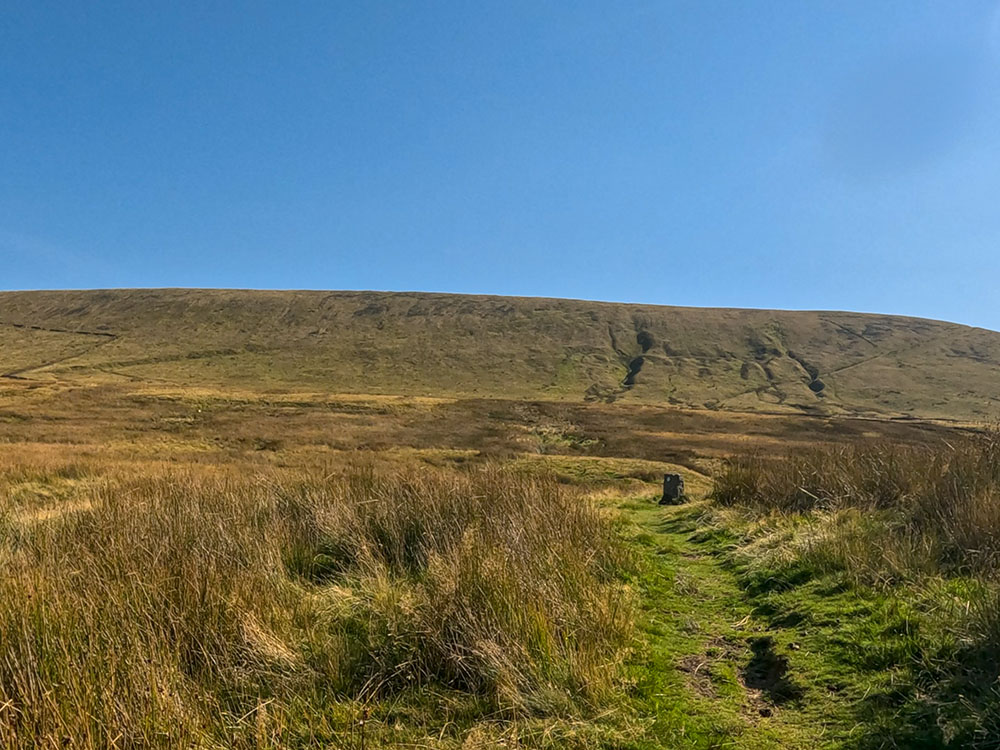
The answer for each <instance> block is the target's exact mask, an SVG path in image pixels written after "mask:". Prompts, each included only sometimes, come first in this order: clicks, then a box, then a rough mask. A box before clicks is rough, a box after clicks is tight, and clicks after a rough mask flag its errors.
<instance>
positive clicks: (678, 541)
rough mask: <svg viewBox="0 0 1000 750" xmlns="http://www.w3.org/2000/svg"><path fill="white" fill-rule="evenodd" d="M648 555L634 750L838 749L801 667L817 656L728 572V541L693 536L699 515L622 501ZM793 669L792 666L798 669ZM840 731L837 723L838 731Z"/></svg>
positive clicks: (823, 703) (830, 710)
mask: <svg viewBox="0 0 1000 750" xmlns="http://www.w3.org/2000/svg"><path fill="white" fill-rule="evenodd" d="M621 507H622V509H623V510H624V511H626V513H627V514H628V516H629V517H630V518H631V519H632V521H633V522H634V523H635V526H636V535H635V542H636V544H637V545H639V546H640V548H641V549H642V550H643V551H644V554H643V557H644V561H645V565H644V570H643V572H642V576H641V584H640V586H641V588H642V592H641V593H642V602H643V613H642V628H643V630H644V633H645V636H646V642H647V646H646V650H645V652H644V653H641V654H638V655H637V658H636V659H635V662H634V667H635V679H636V701H637V703H638V705H637V707H636V708H637V713H639V714H640V715H642V716H646V717H650V718H648V719H647V722H648V726H646V727H644V731H643V732H642V736H643V737H644V739H643V740H642V741H639V742H636V743H635V744H634V745H633V747H635V748H654V747H657V748H661V747H667V748H679V749H680V748H741V749H746V750H755V749H757V748H779V747H780V748H820V747H829V746H834V745H836V744H837V743H836V742H835V740H834V737H833V736H832V735H833V734H834V733H836V734H842V730H843V728H844V727H843V723H842V721H834V726H833V727H828V726H824V725H825V724H829V723H830V722H831V715H832V716H836V715H837V714H839V713H841V712H839V711H838V710H836V709H837V707H836V706H835V705H830V704H829V700H830V699H829V698H828V697H827V696H825V695H824V696H823V699H822V700H820V701H817V700H816V699H815V696H814V694H813V692H814V691H813V690H812V689H810V688H811V686H810V684H809V683H810V682H811V680H810V676H809V675H798V674H796V667H798V666H800V665H801V664H802V663H805V664H809V663H810V661H811V659H812V658H814V657H813V656H810V655H809V654H806V653H800V652H802V651H803V646H802V645H800V644H799V643H798V642H797V639H798V638H799V637H800V633H798V632H797V631H796V630H795V629H794V628H786V629H783V628H780V627H775V626H774V623H773V621H771V622H764V621H763V620H762V619H760V618H758V617H757V615H756V611H757V610H756V609H755V606H754V603H753V602H752V601H751V600H750V598H749V597H748V595H747V593H746V592H745V591H744V589H743V588H742V587H741V586H740V585H739V581H738V580H737V577H736V574H735V573H734V572H733V571H732V570H730V569H729V568H728V567H727V566H725V565H724V559H723V556H722V554H721V553H722V552H723V551H724V542H723V540H721V539H719V538H713V537H712V536H711V535H707V534H705V533H704V532H700V533H699V532H698V529H697V516H698V511H697V508H694V509H692V507H691V506H682V507H679V508H661V507H658V506H656V505H655V504H653V503H651V502H650V501H649V500H631V501H628V502H626V503H624V504H623V505H622V506H621ZM793 665H795V666H793ZM837 725H839V726H837Z"/></svg>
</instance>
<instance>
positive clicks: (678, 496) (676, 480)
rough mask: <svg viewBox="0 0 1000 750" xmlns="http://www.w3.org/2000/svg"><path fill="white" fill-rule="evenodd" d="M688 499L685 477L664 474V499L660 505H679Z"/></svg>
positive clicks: (661, 499)
mask: <svg viewBox="0 0 1000 750" xmlns="http://www.w3.org/2000/svg"><path fill="white" fill-rule="evenodd" d="M686 499H687V498H686V497H685V496H684V479H683V477H681V475H680V474H664V475H663V497H662V498H660V505H679V504H680V503H683V502H684V501H685V500H686Z"/></svg>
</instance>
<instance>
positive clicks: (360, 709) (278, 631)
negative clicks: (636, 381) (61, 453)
mask: <svg viewBox="0 0 1000 750" xmlns="http://www.w3.org/2000/svg"><path fill="white" fill-rule="evenodd" d="M22 473H23V472H22ZM71 473H72V475H73V477H76V476H77V474H78V473H79V472H78V471H77V470H76V469H74V471H73V472H71ZM24 479H25V477H23V476H20V475H19V476H17V477H9V478H8V479H7V481H6V483H5V484H0V494H2V495H4V496H5V498H6V499H7V501H8V502H7V503H6V505H5V510H4V512H3V513H0V566H2V570H3V575H2V576H0V642H2V643H3V657H2V659H0V748H4V749H8V748H9V749H13V748H36V747H41V748H44V747H51V748H55V747H60V748H62V747H73V748H105V747H122V748H125V747H198V748H229V747H237V748H240V747H245V748H262V747H300V746H301V747H305V746H314V745H316V744H320V743H328V745H329V746H333V747H355V746H359V745H358V742H359V736H360V737H361V739H362V741H363V739H364V736H365V735H364V732H369V733H370V734H369V740H368V741H369V743H370V745H371V746H375V745H376V744H377V741H378V738H379V737H380V736H382V735H380V734H379V733H382V734H384V733H390V734H391V732H392V731H393V727H392V724H393V722H395V721H396V719H394V718H393V717H392V712H393V711H396V712H397V718H398V715H400V714H401V712H406V711H410V712H416V714H417V717H418V718H417V720H416V721H415V722H413V721H411V722H410V725H411V726H412V725H414V724H415V725H416V726H418V727H419V725H420V719H419V717H420V716H424V717H425V718H426V716H427V712H432V713H433V712H440V711H444V710H446V708H442V706H446V707H447V706H449V705H450V706H454V705H458V704H461V701H462V700H465V701H472V702H473V704H474V705H475V712H476V713H477V715H488V716H491V717H492V718H493V719H503V718H516V717H519V716H544V715H547V714H556V713H558V714H560V715H572V714H574V713H579V714H584V713H587V712H588V711H593V710H596V709H597V708H598V707H599V706H601V705H602V703H603V702H605V701H606V700H607V699H608V697H609V696H610V695H612V694H613V692H614V691H615V689H616V686H617V680H618V675H619V667H620V664H621V662H622V660H623V659H624V658H625V655H626V653H627V650H628V648H629V645H630V643H631V640H632V628H633V620H634V612H633V606H634V605H633V601H632V595H631V594H630V592H629V589H628V588H627V586H625V585H624V583H623V578H622V573H623V571H625V570H626V569H628V567H629V565H630V561H629V556H628V553H627V552H626V550H625V549H624V548H623V546H622V543H621V541H620V539H619V536H618V534H617V533H616V531H615V529H614V528H613V525H612V523H611V522H610V520H609V519H608V518H607V517H606V516H605V515H603V514H602V513H601V512H600V511H599V510H598V509H597V508H596V507H594V506H593V505H592V504H590V503H588V502H587V501H585V500H584V499H582V498H580V497H577V496H575V495H571V494H569V493H568V492H567V491H566V490H565V489H563V488H560V487H559V486H558V485H556V484H555V483H553V482H549V481H546V480H542V479H538V478H530V477H527V476H524V475H521V474H516V473H512V472H509V471H503V470H499V469H495V468H486V469H480V470H477V471H474V472H467V473H458V472H451V473H444V472H441V473H428V472H427V471H424V472H421V473H419V474H417V473H410V474H400V473H393V474H386V473H380V472H376V471H373V470H371V469H364V468H361V469H352V470H349V471H346V472H343V473H340V474H338V475H336V476H327V477H320V476H306V475H301V476H285V475H278V474H272V475H263V476H259V477H239V476H235V475H229V474H220V475H215V474H209V473H191V472H188V473H186V474H182V475H175V474H164V475H162V476H158V477H147V478H134V477H131V476H118V475H115V474H111V475H108V476H103V477H101V478H100V479H99V480H97V481H94V482H93V483H92V485H89V486H88V488H87V489H86V494H87V502H86V503H78V504H74V506H73V507H72V508H71V509H68V510H67V512H65V513H46V514H39V513H35V512H22V511H21V509H19V508H18V507H16V503H14V502H13V501H12V500H11V498H14V497H15V495H16V493H15V492H14V489H15V485H16V484H17V483H18V482H23V481H24ZM447 696H452V697H447ZM372 706H377V707H378V708H377V709H375V708H373V709H372V710H373V711H376V710H377V711H382V712H383V713H382V715H380V716H373V717H371V718H370V720H369V724H370V725H371V724H377V725H378V726H377V727H372V728H369V729H365V728H364V727H363V726H362V724H361V722H362V721H363V720H364V718H365V717H366V716H367V712H368V710H369V707H372ZM421 712H423V713H421ZM411 718H412V716H411ZM359 733H361V734H360V735H359Z"/></svg>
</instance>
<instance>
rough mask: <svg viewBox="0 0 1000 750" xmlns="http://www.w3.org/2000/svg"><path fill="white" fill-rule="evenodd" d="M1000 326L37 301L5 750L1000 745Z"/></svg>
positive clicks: (25, 335)
mask: <svg viewBox="0 0 1000 750" xmlns="http://www.w3.org/2000/svg"><path fill="white" fill-rule="evenodd" d="M997 341H998V334H993V333H990V332H986V331H979V330H974V329H969V328H964V327H961V326H953V325H949V324H944V323H936V322H932V321H918V320H911V319H904V318H892V317H885V316H863V315H852V314H845V313H781V312H767V311H734V310H685V309H679V308H658V307H644V306H634V305H608V304H599V303H584V302H573V301H558V300H529V299H500V298H486V297H456V296H448V295H420V294H372V293H353V292H351V293H347V292H343V293H314V292H206V291H178V290H173V291H170V290H151V291H120V292H45V293H10V294H6V293H5V294H0V566H2V569H3V571H4V576H3V577H0V643H2V644H3V645H2V652H0V747H3V748H26V747H52V748H55V747H72V748H88V749H89V748H98V747H119V748H126V747H157V746H160V747H199V748H215V747H219V748H221V747H246V748H306V747H333V748H345V749H346V748H350V749H351V750H354V749H355V748H358V749H360V748H375V747H392V748H403V747H407V748H414V747H424V748H441V749H442V750H444V749H445V748H447V749H448V750H451V749H453V748H454V749H456V750H457V749H458V748H463V749H471V748H492V747H525V748H529V747H530V748H562V747H579V748H585V747H586V748H589V747H604V748H634V749H635V750H640V749H642V750H646V749H650V750H651V749H652V748H661V747H664V748H681V749H684V748H692V749H693V748H699V749H702V748H704V749H707V748H734V747H735V748H751V750H753V749H755V748H759V749H761V750H763V749H764V748H778V747H792V748H808V749H810V750H811V749H812V748H827V747H829V748H844V749H845V750H846V749H848V748H850V749H852V750H875V749H876V748H907V747H924V748H942V747H949V748H955V747H967V746H976V747H977V748H994V747H996V745H995V744H993V745H991V744H989V743H990V741H991V737H993V736H994V735H995V731H994V729H995V726H996V716H997V715H996V712H995V710H994V708H993V707H994V706H995V705H996V704H997V701H996V696H995V694H994V693H991V692H990V690H991V689H993V688H991V687H990V685H991V684H992V683H989V684H987V683H988V682H989V680H988V679H986V678H990V674H992V673H989V674H988V672H989V670H988V669H987V670H985V671H984V670H979V672H976V673H975V674H970V673H968V671H967V670H965V666H966V665H968V664H973V663H974V664H981V665H993V664H996V663H1000V660H998V659H997V658H996V653H995V651H996V649H993V650H992V651H991V649H992V648H993V646H991V644H995V643H997V642H998V641H997V639H996V633H997V632H1000V627H997V625H996V623H997V622H1000V618H998V617H997V616H996V612H997V611H998V608H997V607H996V602H997V601H1000V598H998V599H991V598H990V596H989V595H991V594H992V593H995V591H996V587H995V585H994V580H993V579H994V578H995V570H996V567H995V563H996V560H998V559H1000V552H998V551H997V546H996V543H995V539H996V537H997V533H995V531H996V530H997V529H1000V521H997V519H998V518H1000V514H998V513H996V512H995V511H996V509H997V508H998V507H1000V504H998V503H996V502H995V497H996V495H997V491H996V486H997V481H996V477H997V476H1000V474H998V473H997V471H996V468H995V467H996V466H997V465H1000V462H998V461H997V460H995V458H996V456H995V455H993V454H986V453H983V454H976V453H975V452H974V451H968V452H966V453H964V454H963V455H966V454H967V455H968V457H970V461H966V462H964V463H963V462H962V461H956V460H954V454H955V451H956V446H963V445H968V444H969V443H968V442H967V441H969V440H970V438H973V437H974V436H976V435H978V434H980V432H981V429H982V428H981V426H980V424H981V423H980V422H979V421H978V420H980V419H984V418H986V417H988V416H992V415H994V414H995V413H996V412H995V404H996V403H997V402H996V399H997V397H998V395H1000V386H998V385H997V384H998V382H1000V381H998V379H997V377H996V376H997V368H998V362H1000V348H998V343H997ZM886 446H889V447H888V448H887V447H886ZM949 451H950V453H949ZM928 452H929V453H928ZM785 454H791V455H792V456H793V458H791V459H787V460H786V461H784V462H775V461H774V460H773V457H774V456H776V455H785ZM734 455H744V456H749V458H746V459H740V460H737V461H732V460H730V459H731V457H733V456H734ZM976 455H979V456H980V457H981V458H982V457H983V456H985V458H983V460H981V461H979V462H978V463H977V462H976V461H975V460H971V459H975V458H976ZM845 456H846V457H847V458H846V460H845V459H844V458H843V457H845ZM935 456H937V458H935ZM942 456H944V457H943V458H942ZM991 456H992V457H991ZM803 457H804V458H803ZM925 459H926V460H925ZM741 461H742V463H741ZM359 467H361V468H359ZM775 467H777V468H775ZM782 467H783V468H782ZM963 467H964V468H963ZM952 469H954V471H953V470H952ZM959 469H961V472H958V470H959ZM668 471H681V472H683V473H684V475H685V477H686V479H687V481H688V491H689V493H690V494H691V495H692V496H693V497H694V498H695V499H696V500H697V502H695V503H694V504H692V505H689V506H684V507H681V508H661V507H659V506H657V505H656V504H655V500H656V494H657V488H658V482H659V480H660V478H661V477H662V474H663V473H664V472H668ZM852 472H853V473H852ZM949 472H950V473H949ZM956 472H958V473H956ZM844 477H847V481H846V482H845V481H842V480H843V479H844ZM831 480H832V481H831ZM713 484H714V487H715V491H716V492H715V494H716V498H715V499H714V500H705V499H704V498H705V497H707V496H708V495H709V493H710V491H711V490H712V488H713ZM727 488H728V489H727ZM741 488H742V490H746V492H744V493H743V494H740V492H741V491H742V490H741ZM963 488H972V489H973V490H974V491H973V492H964V490H963ZM727 492H729V493H730V494H728V495H727V494H726V493H727ZM831 499H835V500H836V503H831ZM914 500H916V501H917V502H913V501H914ZM723 506H725V507H723ZM918 527H919V528H918ZM915 529H916V530H917V531H919V533H912V532H913V531H914V530H915ZM977 534H978V536H977ZM970 551H972V552H974V553H975V554H972V555H971V556H970V554H969V552H970ZM991 576H992V577H991ZM973 603H976V604H977V606H976V607H972V604H973ZM991 639H992V640H991ZM977 649H978V650H977ZM969 654H973V656H971V657H970V656H969ZM990 668H992V667H990ZM984 675H985V677H984ZM993 677H995V675H993ZM980 678H983V679H986V682H983V680H982V679H980ZM977 680H978V681H977ZM994 688H995V686H994ZM990 722H994V723H993V724H990ZM991 727H993V729H991ZM991 732H992V734H991ZM973 743H974V744H973Z"/></svg>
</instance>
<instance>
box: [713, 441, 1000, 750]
mask: <svg viewBox="0 0 1000 750" xmlns="http://www.w3.org/2000/svg"><path fill="white" fill-rule="evenodd" d="M713 494H714V498H715V500H716V501H717V502H718V503H719V504H721V505H722V506H724V507H726V508H728V509H729V511H728V513H730V514H732V513H736V514H738V516H737V517H738V518H740V519H742V522H740V521H735V522H734V520H733V516H732V515H730V516H729V517H728V519H727V523H728V524H729V526H730V527H731V528H732V527H742V528H743V529H745V536H744V538H743V539H742V541H741V543H740V544H739V548H738V552H737V553H736V559H737V560H738V561H739V563H740V566H741V569H742V570H743V573H744V575H745V577H746V579H747V581H748V582H749V584H750V585H751V587H755V588H757V589H758V590H767V589H771V590H775V591H778V590H782V589H786V588H789V587H794V586H796V585H799V584H802V583H803V582H804V581H807V580H809V579H816V578H820V577H823V576H827V577H830V576H834V577H836V576H839V577H841V578H844V577H846V579H847V580H848V581H849V582H850V583H851V584H852V585H854V586H855V587H858V588H860V589H864V590H868V591H871V592H873V593H874V595H875V596H876V597H877V598H876V599H875V600H874V601H888V602H890V605H889V606H890V607H895V608H896V609H900V611H906V612H908V614H906V615H905V617H904V618H903V619H902V620H901V622H900V623H899V625H898V626H897V627H896V629H895V630H894V631H893V632H891V633H890V632H889V631H886V633H887V634H888V635H891V636H892V637H895V635H896V633H897V632H898V633H899V634H900V635H901V636H902V637H903V638H904V639H905V641H906V643H907V644H908V645H907V648H906V649H905V650H906V653H907V656H906V660H908V661H906V662H905V663H904V664H903V665H902V666H903V667H905V668H906V669H907V670H909V673H910V674H911V675H912V679H913V685H912V687H911V688H910V690H911V693H910V697H909V698H908V699H906V701H904V700H903V699H902V698H900V697H899V695H903V694H904V693H905V691H902V692H901V690H902V689H901V688H899V687H898V686H897V688H896V689H895V690H896V692H897V693H898V694H899V695H897V696H896V697H895V698H893V699H892V700H893V701H895V702H896V703H895V704H894V705H895V708H894V709H893V712H892V713H893V715H895V716H896V717H897V720H898V721H899V722H900V726H905V728H906V730H907V731H908V732H910V733H911V735H909V736H910V740H909V741H911V742H914V743H917V744H905V743H904V744H903V745H896V744H892V743H891V742H890V743H888V744H883V745H878V743H877V742H876V743H874V744H875V746H882V747H895V746H899V747H902V746H906V747H913V746H919V747H963V748H996V747H1000V744H998V742H1000V741H998V740H997V738H998V737H1000V438H998V436H997V435H995V434H985V435H978V436H970V437H967V438H965V439H961V440H958V441H951V442H947V443H945V442H942V443H941V444H939V445H937V446H923V447H913V446H901V445H895V444H891V443H888V444H887V443H882V444H861V445H857V446H853V447H849V448H838V449H827V450H813V451H805V452H797V453H791V454H788V455H786V456H782V457H777V458H776V457H768V456H763V455H743V456H737V457H734V458H733V459H731V460H730V461H729V462H728V463H727V465H726V466H725V468H724V469H723V471H722V472H720V474H719V475H718V477H717V478H716V482H715V487H714V493H713ZM724 513H725V511H724ZM892 602H899V603H900V605H899V606H898V607H897V606H896V605H895V604H892ZM845 624H847V623H845ZM876 640H878V639H876ZM851 648H854V649H855V650H856V651H857V652H859V653H860V652H861V651H862V650H863V648H857V647H856V645H852V646H851ZM878 649H882V651H883V653H884V652H885V650H886V649H885V644H884V642H883V643H877V642H876V643H874V644H873V645H872V649H871V650H872V651H875V650H878ZM900 701H902V703H900ZM907 701H909V702H907ZM918 738H919V742H917V739H918ZM879 741H881V740H879Z"/></svg>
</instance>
